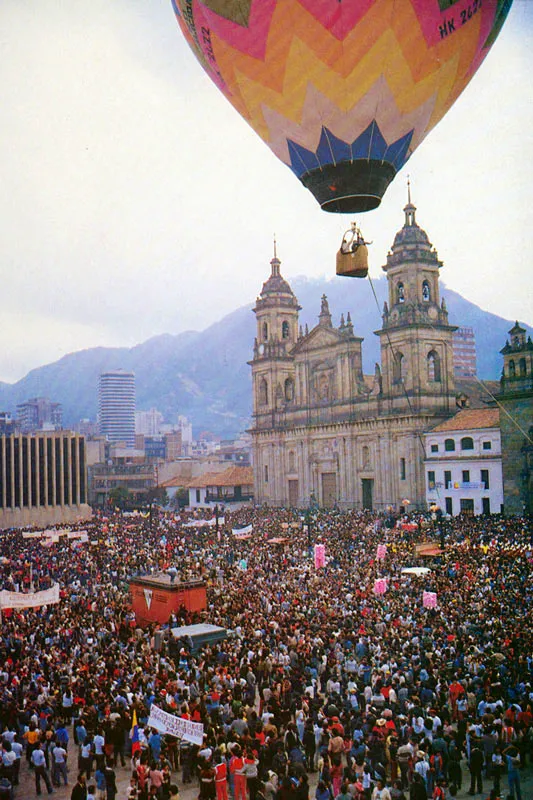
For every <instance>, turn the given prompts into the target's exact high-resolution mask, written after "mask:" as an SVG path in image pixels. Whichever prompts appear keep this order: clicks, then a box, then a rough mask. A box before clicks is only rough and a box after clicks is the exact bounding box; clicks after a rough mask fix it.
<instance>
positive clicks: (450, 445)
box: [444, 439, 455, 453]
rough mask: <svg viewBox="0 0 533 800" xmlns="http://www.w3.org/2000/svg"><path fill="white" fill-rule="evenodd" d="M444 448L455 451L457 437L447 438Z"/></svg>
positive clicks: (450, 451)
mask: <svg viewBox="0 0 533 800" xmlns="http://www.w3.org/2000/svg"><path fill="white" fill-rule="evenodd" d="M444 449H445V450H446V452H447V453H453V451H454V450H455V439H445V440H444Z"/></svg>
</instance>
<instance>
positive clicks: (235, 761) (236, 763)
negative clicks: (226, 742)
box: [229, 746, 246, 800]
mask: <svg viewBox="0 0 533 800" xmlns="http://www.w3.org/2000/svg"><path fill="white" fill-rule="evenodd" d="M229 771H230V773H231V774H232V775H233V780H234V791H235V800H246V775H245V774H244V758H243V757H242V753H241V748H240V747H238V746H237V747H235V748H234V750H233V756H232V758H231V760H230V762H229Z"/></svg>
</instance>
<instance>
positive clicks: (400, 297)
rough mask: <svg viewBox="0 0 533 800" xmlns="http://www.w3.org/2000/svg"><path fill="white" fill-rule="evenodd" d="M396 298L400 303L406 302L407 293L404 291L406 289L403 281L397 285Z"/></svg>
mask: <svg viewBox="0 0 533 800" xmlns="http://www.w3.org/2000/svg"><path fill="white" fill-rule="evenodd" d="M396 300H397V302H398V303H404V302H405V293H404V290H403V283H399V284H398V286H397V287H396Z"/></svg>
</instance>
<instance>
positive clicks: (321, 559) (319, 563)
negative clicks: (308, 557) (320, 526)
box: [315, 544, 326, 569]
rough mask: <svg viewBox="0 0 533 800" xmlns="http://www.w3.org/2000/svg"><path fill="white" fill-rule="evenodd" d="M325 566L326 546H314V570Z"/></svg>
mask: <svg viewBox="0 0 533 800" xmlns="http://www.w3.org/2000/svg"><path fill="white" fill-rule="evenodd" d="M325 566H326V545H324V544H315V569H320V568H321V567H325Z"/></svg>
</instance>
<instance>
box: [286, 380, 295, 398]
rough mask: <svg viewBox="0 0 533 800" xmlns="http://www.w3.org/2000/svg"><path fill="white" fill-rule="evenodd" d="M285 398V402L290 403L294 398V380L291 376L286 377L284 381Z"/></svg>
mask: <svg viewBox="0 0 533 800" xmlns="http://www.w3.org/2000/svg"><path fill="white" fill-rule="evenodd" d="M285 400H286V401H287V403H292V401H293V400H294V381H293V379H292V378H287V380H286V381H285Z"/></svg>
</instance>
